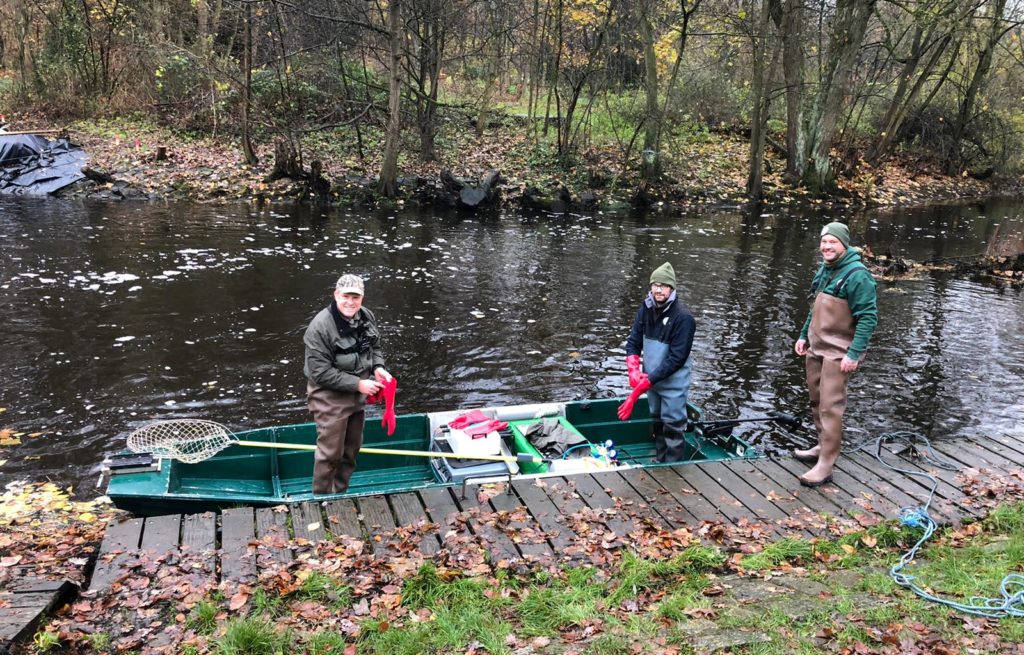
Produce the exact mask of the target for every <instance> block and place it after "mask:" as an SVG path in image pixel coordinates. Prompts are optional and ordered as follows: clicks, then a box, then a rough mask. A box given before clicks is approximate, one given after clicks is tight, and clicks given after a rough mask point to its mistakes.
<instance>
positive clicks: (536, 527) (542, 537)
mask: <svg viewBox="0 0 1024 655" xmlns="http://www.w3.org/2000/svg"><path fill="white" fill-rule="evenodd" d="M505 484H506V491H502V492H501V493H498V494H494V495H493V496H491V498H490V502H491V507H493V508H494V510H495V511H497V512H499V513H502V512H503V513H504V514H503V516H504V517H505V518H506V520H505V521H503V522H502V523H503V525H502V530H503V531H504V532H505V534H507V535H508V537H509V539H511V540H512V541H513V543H515V545H516V547H518V548H519V552H520V553H522V555H523V557H526V558H529V559H534V560H536V559H540V558H545V557H547V558H550V557H552V556H553V555H554V551H553V550H552V549H551V546H549V545H548V540H547V535H546V534H545V532H546V531H545V530H544V527H543V526H542V525H541V523H540V521H539V520H537V517H536V516H534V514H533V512H532V511H531V509H530V507H529V506H528V505H527V503H526V501H524V500H522V499H520V497H519V496H518V495H517V494H516V491H515V486H514V485H511V484H509V483H507V482H506V483H505ZM542 495H543V494H542ZM544 498H545V499H546V498H547V496H544Z"/></svg>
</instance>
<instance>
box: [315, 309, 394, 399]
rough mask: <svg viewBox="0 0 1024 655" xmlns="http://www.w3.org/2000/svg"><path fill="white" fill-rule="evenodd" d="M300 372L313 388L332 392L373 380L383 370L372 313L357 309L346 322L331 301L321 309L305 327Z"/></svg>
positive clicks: (378, 335) (346, 389) (374, 319)
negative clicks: (374, 375) (304, 351)
mask: <svg viewBox="0 0 1024 655" xmlns="http://www.w3.org/2000/svg"><path fill="white" fill-rule="evenodd" d="M302 341H303V343H304V344H305V346H306V357H305V363H304V365H303V369H302V370H303V372H304V373H305V374H306V377H307V378H309V379H310V380H312V381H313V383H315V384H316V385H317V386H320V387H325V388H327V389H333V390H334V391H351V392H358V391H359V381H360V380H368V379H370V378H372V377H373V372H374V370H376V369H378V368H383V367H384V356H383V355H382V354H381V350H380V331H379V330H378V329H377V320H376V318H374V316H373V313H372V312H371V311H370V310H369V309H367V308H365V307H361V308H360V309H359V313H358V314H356V315H355V316H354V317H353V318H352V320H351V321H350V320H348V319H346V318H345V317H344V316H342V315H341V312H339V311H338V308H337V305H335V304H334V303H333V302H332V303H331V304H330V305H328V306H327V307H326V308H324V309H322V310H321V311H320V313H318V314H317V315H316V316H315V317H313V320H312V321H310V323H309V327H307V328H306V334H305V336H304V337H303V339H302Z"/></svg>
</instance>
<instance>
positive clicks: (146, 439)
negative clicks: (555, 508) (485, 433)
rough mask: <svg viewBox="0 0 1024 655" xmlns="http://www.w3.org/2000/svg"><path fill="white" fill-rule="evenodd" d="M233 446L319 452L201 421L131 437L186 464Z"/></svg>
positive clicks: (131, 442) (136, 446)
mask: <svg viewBox="0 0 1024 655" xmlns="http://www.w3.org/2000/svg"><path fill="white" fill-rule="evenodd" d="M392 429H393V428H392ZM230 446H249V447H252V448H280V449H283V450H314V451H315V450H316V444H296V443H277V442H268V441H247V440H243V439H239V438H238V437H236V436H235V435H234V434H233V433H232V432H231V431H230V430H229V429H228V428H227V427H226V426H224V425H221V424H220V423H214V422H213V421H205V420H202V419H176V420H172V421H157V422H156V423H150V424H149V425H146V426H144V427H141V428H139V429H138V430H136V431H135V432H133V433H132V434H131V435H129V436H128V450H130V451H132V452H133V453H150V454H152V455H155V456H157V457H167V458H170V459H176V460H178V461H181V462H185V463H186V464H198V463H199V462H202V461H205V460H208V459H210V458H211V457H213V456H214V455H216V454H217V453H219V452H220V451H222V450H224V449H225V448H228V447H230ZM359 452H361V453H371V454H374V455H401V456H409V457H444V458H454V459H482V460H487V461H493V462H525V463H530V464H543V463H550V462H551V460H550V459H546V458H543V457H535V456H533V455H529V454H520V455H512V456H505V455H487V454H482V453H469V454H462V453H458V452H447V453H444V452H437V451H431V452H427V451H418V450H398V449H394V448H371V447H364V448H360V449H359Z"/></svg>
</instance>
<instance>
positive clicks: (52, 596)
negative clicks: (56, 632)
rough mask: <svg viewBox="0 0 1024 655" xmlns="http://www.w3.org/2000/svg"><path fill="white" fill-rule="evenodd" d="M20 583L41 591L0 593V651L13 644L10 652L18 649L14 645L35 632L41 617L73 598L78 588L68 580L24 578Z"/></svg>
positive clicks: (5, 650) (6, 650) (4, 650)
mask: <svg viewBox="0 0 1024 655" xmlns="http://www.w3.org/2000/svg"><path fill="white" fill-rule="evenodd" d="M23 583H24V584H25V585H26V586H28V587H37V588H39V589H41V590H40V591H23V592H17V593H12V592H0V651H3V652H5V653H6V652H8V648H9V647H12V648H10V651H11V652H21V650H18V649H16V648H13V646H15V645H16V644H18V643H20V642H22V641H24V640H26V639H28V638H29V637H30V636H31V635H33V634H35V632H36V629H37V628H38V627H39V624H40V623H41V622H42V620H43V619H44V618H45V617H46V616H48V615H50V613H51V612H52V610H54V609H56V608H58V607H61V606H63V605H64V604H65V603H67V602H68V601H70V600H71V599H72V598H74V596H75V594H76V592H77V591H78V587H77V586H76V585H75V584H74V583H72V582H69V581H67V580H60V581H44V580H38V579H36V578H25V579H23ZM28 650H29V649H25V652H28Z"/></svg>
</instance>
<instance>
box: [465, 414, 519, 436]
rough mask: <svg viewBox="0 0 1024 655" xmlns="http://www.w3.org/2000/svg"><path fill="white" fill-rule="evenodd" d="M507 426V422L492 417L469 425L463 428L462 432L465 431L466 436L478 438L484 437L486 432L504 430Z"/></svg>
mask: <svg viewBox="0 0 1024 655" xmlns="http://www.w3.org/2000/svg"><path fill="white" fill-rule="evenodd" d="M507 427H508V423H506V422H505V421H499V420H498V419H492V420H490V421H486V422H484V423H477V424H476V425H471V426H469V427H468V428H463V432H465V433H466V434H467V435H468V436H470V437H473V438H474V439H479V438H481V437H486V436H487V435H488V434H490V433H492V432H495V431H498V430H504V429H505V428H507Z"/></svg>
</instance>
